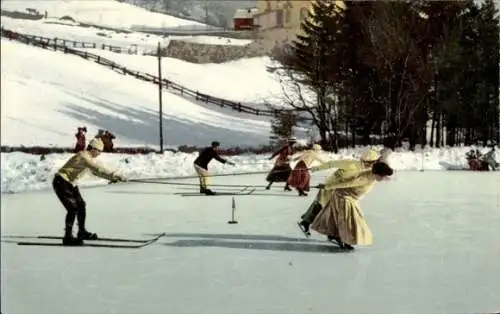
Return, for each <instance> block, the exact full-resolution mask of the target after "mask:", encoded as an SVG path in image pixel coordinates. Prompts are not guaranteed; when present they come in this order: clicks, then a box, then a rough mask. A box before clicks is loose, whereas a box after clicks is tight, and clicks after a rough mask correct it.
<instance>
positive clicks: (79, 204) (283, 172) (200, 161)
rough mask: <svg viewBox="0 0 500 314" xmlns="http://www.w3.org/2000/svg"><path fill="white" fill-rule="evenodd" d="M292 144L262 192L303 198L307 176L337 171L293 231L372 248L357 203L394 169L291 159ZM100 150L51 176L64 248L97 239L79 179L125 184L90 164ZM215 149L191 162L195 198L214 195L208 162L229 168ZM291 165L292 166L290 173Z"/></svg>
mask: <svg viewBox="0 0 500 314" xmlns="http://www.w3.org/2000/svg"><path fill="white" fill-rule="evenodd" d="M295 143H296V140H295V139H289V140H288V142H287V144H286V145H285V146H283V147H282V148H281V149H280V150H278V151H277V152H276V153H274V154H273V155H272V156H271V158H270V159H272V158H274V157H276V156H277V157H278V158H277V160H276V163H275V165H274V167H273V169H272V170H271V172H270V173H269V174H268V176H267V178H266V179H267V181H268V182H269V185H268V186H267V187H266V189H270V187H271V185H272V183H273V182H286V185H285V190H286V191H289V190H291V189H290V186H291V187H294V188H296V189H297V191H298V193H299V195H301V196H305V195H307V194H306V193H305V192H306V191H309V189H310V186H309V185H310V180H311V175H310V171H318V170H326V169H332V168H335V169H337V170H336V171H335V172H334V173H333V174H331V175H330V176H329V177H328V178H327V179H326V181H325V183H324V184H320V185H319V186H317V187H318V188H319V191H318V194H317V195H316V197H315V199H314V201H313V202H312V204H311V206H309V208H308V210H307V211H306V212H305V213H304V214H303V215H302V217H301V218H302V220H301V221H300V222H299V223H298V225H299V227H300V228H301V229H302V231H303V232H304V233H305V234H306V235H307V236H309V235H310V229H312V230H315V231H317V232H318V233H320V234H323V235H326V236H327V239H328V240H329V241H334V242H336V243H337V244H338V245H339V246H340V247H341V248H344V249H353V245H369V244H371V243H372V234H371V231H370V229H369V227H368V225H367V224H366V221H365V220H364V218H363V212H362V210H361V207H360V204H359V200H360V199H361V197H362V196H363V195H364V194H366V193H368V192H369V191H370V190H371V189H372V187H373V185H374V184H375V182H377V181H383V180H385V179H387V178H388V177H390V176H392V174H393V169H392V168H391V167H390V166H389V165H388V163H387V159H386V157H387V155H385V154H383V153H379V152H377V151H375V150H374V149H371V150H370V151H368V152H366V153H365V154H363V156H362V157H361V159H360V160H330V161H329V160H327V159H326V158H325V157H323V156H322V155H321V153H322V149H321V146H319V145H317V144H316V145H314V146H313V148H312V149H311V150H307V151H305V152H303V153H301V154H300V155H299V156H297V157H295V158H291V156H292V155H293V145H294V144H295ZM103 149H104V144H103V141H102V140H101V139H100V138H94V139H92V140H91V141H90V143H89V144H88V146H87V148H86V149H85V150H82V151H79V152H77V153H76V154H75V155H73V156H72V157H71V158H70V159H69V160H68V161H67V162H66V163H65V164H64V165H63V166H62V167H61V168H60V169H59V171H58V172H57V173H56V175H55V176H54V179H53V182H52V186H53V189H54V192H55V194H56V195H57V197H58V199H59V200H60V202H61V203H62V205H63V206H64V208H65V209H66V211H67V213H66V218H65V234H64V237H63V244H64V245H82V244H83V241H84V240H95V239H97V238H98V236H97V234H95V233H92V232H89V231H88V230H87V229H86V226H85V220H86V204H85V201H84V200H83V198H82V195H81V194H80V191H79V188H78V186H77V184H76V183H77V181H78V179H80V178H81V177H82V176H83V174H84V173H85V172H87V171H90V172H92V173H93V174H94V175H96V176H98V177H101V178H104V179H107V180H109V181H110V182H111V183H116V182H125V181H127V180H126V179H125V178H124V177H123V176H121V175H118V174H115V173H113V172H112V171H109V170H107V169H105V168H103V167H101V166H99V165H98V164H97V163H95V161H94V159H95V158H96V157H97V156H99V155H100V154H101V152H102V151H103ZM219 149H220V143H219V142H212V144H211V146H209V147H207V148H205V149H203V150H202V151H201V152H200V153H199V156H198V157H197V158H196V159H195V161H194V169H195V171H196V173H197V174H198V177H199V181H200V193H204V194H207V195H213V194H215V192H213V191H212V190H210V189H209V187H208V186H209V180H210V175H209V172H208V164H209V163H210V161H211V160H212V159H216V160H217V161H219V162H221V163H227V164H230V165H234V163H232V162H230V161H228V160H226V159H224V158H222V157H220V155H219V153H218V152H219ZM292 160H293V161H297V163H296V165H295V167H294V169H293V170H292V169H291V167H290V161H292ZM314 161H318V162H319V163H320V165H319V166H316V167H311V165H312V163H313V162H314ZM75 219H76V220H77V222H78V233H77V237H74V236H73V225H74V222H75Z"/></svg>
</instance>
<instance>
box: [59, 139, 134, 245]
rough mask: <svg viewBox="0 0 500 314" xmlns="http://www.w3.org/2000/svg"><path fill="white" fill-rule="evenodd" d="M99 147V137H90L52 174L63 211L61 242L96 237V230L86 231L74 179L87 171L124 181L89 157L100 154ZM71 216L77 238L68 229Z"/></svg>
mask: <svg viewBox="0 0 500 314" xmlns="http://www.w3.org/2000/svg"><path fill="white" fill-rule="evenodd" d="M103 148H104V144H103V142H102V140H101V139H98V138H94V139H92V140H91V141H90V143H89V145H88V146H87V149H86V150H84V151H80V152H78V153H76V154H75V155H73V157H71V158H70V159H69V160H68V161H67V162H66V164H64V166H62V167H61V169H59V171H58V172H57V173H56V175H55V176H54V180H53V181H52V187H53V188H54V192H55V193H56V195H57V197H58V198H59V200H60V201H61V203H62V204H63V206H64V208H66V211H67V214H66V221H65V234H64V238H63V244H64V245H82V244H83V240H96V239H97V234H95V233H91V232H88V231H87V229H85V218H86V204H85V201H84V200H83V198H82V195H81V194H80V190H79V189H78V186H77V185H76V181H77V180H78V179H80V178H81V177H82V176H83V175H84V174H85V173H86V172H89V171H90V172H92V174H94V175H96V176H98V177H101V178H104V179H107V180H109V181H111V182H113V183H114V182H119V181H125V179H124V178H123V177H121V176H119V175H116V174H114V173H112V172H111V171H109V170H107V169H104V168H102V167H101V166H99V165H98V164H96V163H95V162H94V160H93V159H94V158H96V157H97V156H99V155H100V153H101V152H102V150H103ZM75 218H76V219H77V220H78V236H77V238H75V237H73V233H72V231H73V224H74V221H75Z"/></svg>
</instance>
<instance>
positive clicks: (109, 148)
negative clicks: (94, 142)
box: [102, 131, 116, 153]
mask: <svg viewBox="0 0 500 314" xmlns="http://www.w3.org/2000/svg"><path fill="white" fill-rule="evenodd" d="M115 138H116V136H115V135H114V134H113V133H111V132H109V131H106V132H104V135H103V137H102V142H103V143H104V152H105V153H112V152H113V140H114V139H115Z"/></svg>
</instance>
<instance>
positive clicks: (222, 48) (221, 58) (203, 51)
mask: <svg viewBox="0 0 500 314" xmlns="http://www.w3.org/2000/svg"><path fill="white" fill-rule="evenodd" d="M276 45H279V42H274V41H269V40H263V39H257V40H255V41H253V42H252V43H250V44H248V45H245V46H233V45H209V44H199V43H192V42H185V41H182V40H171V41H170V44H169V46H168V47H166V48H165V49H164V50H163V55H164V56H166V57H170V58H175V59H181V60H184V61H188V62H192V63H223V62H228V61H234V60H238V59H242V58H254V57H261V56H266V55H270V54H271V51H272V49H273V48H274V47H275V46H276Z"/></svg>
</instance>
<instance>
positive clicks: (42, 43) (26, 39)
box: [1, 28, 311, 122]
mask: <svg viewBox="0 0 500 314" xmlns="http://www.w3.org/2000/svg"><path fill="white" fill-rule="evenodd" d="M1 36H2V37H5V38H8V39H10V40H16V41H19V42H22V43H25V44H30V45H34V46H37V47H40V48H44V49H51V50H55V51H62V52H64V53H67V54H73V55H77V56H80V57H82V58H84V59H86V60H91V61H94V62H96V63H98V64H100V65H103V66H106V67H108V68H110V69H111V70H114V71H117V72H119V73H121V74H123V75H131V76H133V77H135V78H137V79H140V80H143V81H147V82H151V83H154V84H159V82H160V79H159V78H158V77H157V76H155V75H151V74H149V73H144V72H140V71H135V70H131V69H128V68H126V67H125V66H123V65H120V64H118V63H116V62H114V61H111V60H109V59H106V58H103V57H102V56H99V55H96V54H93V53H89V52H87V51H82V50H77V49H75V48H74V47H78V48H96V44H95V43H84V42H75V41H71V40H64V39H55V38H47V37H42V36H33V35H26V34H21V33H17V32H14V31H11V30H7V29H4V28H2V29H1ZM68 43H72V44H73V45H74V47H68V46H67V44H68ZM104 46H105V47H107V48H109V50H111V49H115V48H120V47H116V46H111V45H102V47H104ZM113 47H114V48H113ZM103 49H104V48H103ZM111 51H113V50H111ZM116 52H119V51H116ZM161 83H162V87H164V88H166V89H170V90H172V91H175V92H176V93H178V94H180V95H182V96H187V97H191V98H194V99H195V100H197V101H203V102H205V103H209V104H213V105H217V106H219V107H221V108H225V107H227V108H230V109H232V110H234V111H237V112H241V113H246V114H252V115H255V116H267V117H276V116H277V115H278V114H280V113H282V112H294V113H296V114H297V116H298V121H299V122H306V121H310V120H311V118H308V117H304V116H303V115H302V116H301V115H300V113H301V110H295V109H288V110H284V109H272V108H269V109H259V108H255V107H252V106H251V105H248V104H242V103H241V102H235V101H231V100H227V99H223V98H218V97H214V96H210V95H208V94H203V93H200V92H198V91H195V90H193V89H189V88H187V87H184V86H182V85H179V84H177V83H175V82H172V81H170V80H167V79H162V80H161ZM263 107H264V106H263Z"/></svg>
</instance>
